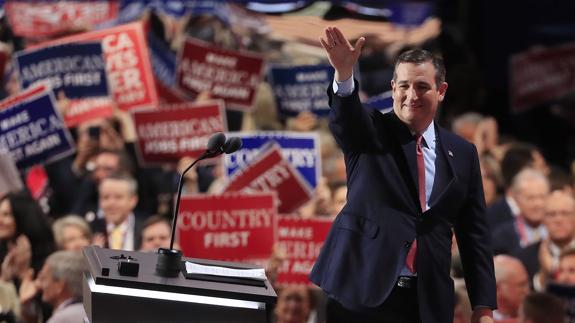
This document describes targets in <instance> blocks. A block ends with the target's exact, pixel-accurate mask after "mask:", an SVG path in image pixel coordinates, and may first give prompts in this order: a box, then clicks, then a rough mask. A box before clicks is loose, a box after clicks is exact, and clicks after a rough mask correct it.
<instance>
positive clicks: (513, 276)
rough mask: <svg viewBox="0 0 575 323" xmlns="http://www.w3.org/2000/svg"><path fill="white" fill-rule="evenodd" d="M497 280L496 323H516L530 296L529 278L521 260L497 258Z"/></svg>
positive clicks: (504, 257) (506, 256) (495, 259)
mask: <svg viewBox="0 0 575 323" xmlns="http://www.w3.org/2000/svg"><path fill="white" fill-rule="evenodd" d="M493 262H494V263H495V278H496V280H497V306H498V308H497V310H496V311H495V312H494V313H493V314H494V315H493V316H494V318H495V321H496V322H500V321H501V322H505V320H511V321H510V322H515V321H514V320H516V319H517V317H518V315H519V307H520V306H521V302H523V299H525V296H527V294H529V276H528V275H527V270H525V267H524V266H523V264H522V263H521V261H519V259H517V258H514V257H511V256H508V255H498V256H495V258H494V261H493Z"/></svg>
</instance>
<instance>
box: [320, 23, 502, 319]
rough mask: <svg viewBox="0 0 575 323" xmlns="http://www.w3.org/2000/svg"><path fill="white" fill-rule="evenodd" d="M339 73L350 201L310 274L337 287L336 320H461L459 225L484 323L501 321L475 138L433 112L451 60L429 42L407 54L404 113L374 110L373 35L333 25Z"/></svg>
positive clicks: (338, 127) (336, 115) (332, 51)
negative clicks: (454, 273) (363, 59)
mask: <svg viewBox="0 0 575 323" xmlns="http://www.w3.org/2000/svg"><path fill="white" fill-rule="evenodd" d="M320 41H321V44H322V46H323V47H324V49H325V50H326V52H327V55H328V58H329V61H330V63H331V65H332V66H333V67H334V68H335V80H334V83H333V85H332V87H330V88H329V89H328V95H329V99H330V106H331V113H330V129H331V131H332V133H333V135H334V137H335V139H336V141H337V142H338V144H339V145H340V147H341V148H342V150H343V152H344V155H345V163H346V172H347V184H348V198H347V201H348V202H347V204H346V205H345V207H344V208H343V210H342V211H341V212H340V213H339V214H338V216H337V218H336V219H335V220H334V223H333V226H332V229H331V231H330V233H329V235H328V237H327V239H326V241H325V244H324V246H323V248H322V251H321V253H320V255H319V257H318V259H317V261H316V264H315V266H314V268H313V270H312V273H311V275H310V279H311V281H313V282H314V283H315V284H317V285H319V286H320V287H321V288H322V289H323V290H324V291H325V292H326V293H327V294H328V296H329V299H328V304H327V322H328V323H336V322H394V323H397V322H410V323H411V322H422V323H446V322H452V321H453V304H454V290H453V281H452V280H451V277H450V275H449V270H450V263H451V242H452V232H453V231H454V232H455V235H456V237H457V241H458V245H459V249H460V254H461V258H462V262H463V267H464V271H465V280H466V283H467V288H468V293H469V297H470V300H471V304H472V306H473V308H474V313H473V322H481V323H484V322H493V319H492V309H494V308H495V307H496V297H495V290H496V289H495V277H494V273H493V259H492V254H491V241H490V234H489V230H488V225H487V222H486V220H485V218H484V215H485V214H484V213H485V199H484V196H483V188H482V186H481V175H480V169H479V160H478V157H477V151H476V149H475V147H474V146H473V145H472V144H470V143H468V142H467V141H465V140H464V139H462V138H460V137H457V136H456V135H454V134H452V133H450V132H448V131H446V130H444V129H442V128H440V127H439V126H438V125H437V124H435V123H434V122H433V119H434V117H435V114H436V111H437V107H438V105H439V103H440V102H441V101H443V98H444V96H445V93H446V90H447V83H446V82H445V67H444V66H443V63H442V61H441V59H439V58H436V57H433V55H431V53H429V52H427V51H423V50H412V51H408V52H406V53H404V54H402V55H401V56H400V57H399V58H398V60H397V62H396V65H395V72H394V77H393V80H392V81H391V86H392V90H393V101H394V103H393V112H390V113H387V114H382V113H380V112H379V111H376V110H368V109H364V108H363V107H362V105H361V103H360V100H359V96H358V84H357V82H355V81H354V79H353V75H352V73H353V66H354V64H355V63H356V62H357V59H358V57H359V54H360V52H361V48H362V46H363V44H364V42H365V39H364V38H363V37H362V38H360V39H359V40H358V41H357V43H356V44H355V47H353V46H352V45H351V44H350V43H349V42H348V41H347V39H346V38H345V37H344V36H343V34H342V32H341V31H340V30H339V29H337V28H335V27H329V28H326V30H325V37H323V38H321V39H320Z"/></svg>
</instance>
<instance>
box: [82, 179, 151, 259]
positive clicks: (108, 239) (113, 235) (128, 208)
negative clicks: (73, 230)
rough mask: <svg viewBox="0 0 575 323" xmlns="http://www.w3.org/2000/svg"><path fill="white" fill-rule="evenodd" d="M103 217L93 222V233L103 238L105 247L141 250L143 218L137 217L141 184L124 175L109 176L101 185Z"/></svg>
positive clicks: (100, 202) (100, 210)
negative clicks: (135, 211)
mask: <svg viewBox="0 0 575 323" xmlns="http://www.w3.org/2000/svg"><path fill="white" fill-rule="evenodd" d="M98 192H99V196H100V197H99V205H100V207H99V211H98V212H101V213H102V214H101V215H102V216H101V217H97V218H96V219H95V220H94V221H92V222H91V223H90V226H91V227H92V231H93V232H94V233H96V234H98V233H99V234H101V235H103V237H104V239H103V240H104V247H107V248H111V249H119V250H138V249H139V248H140V244H141V232H142V229H141V228H142V224H143V220H144V219H143V218H142V217H141V216H136V215H135V214H134V209H135V207H136V204H138V184H137V183H136V180H135V179H133V178H132V177H130V176H128V175H125V174H114V175H110V176H108V177H106V178H104V179H103V180H102V182H101V183H100V185H99V186H98Z"/></svg>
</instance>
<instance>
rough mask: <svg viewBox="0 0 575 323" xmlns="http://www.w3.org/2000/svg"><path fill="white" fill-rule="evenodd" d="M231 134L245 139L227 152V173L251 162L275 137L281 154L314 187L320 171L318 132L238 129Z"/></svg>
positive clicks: (225, 158)
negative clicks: (238, 146) (230, 151)
mask: <svg viewBox="0 0 575 323" xmlns="http://www.w3.org/2000/svg"><path fill="white" fill-rule="evenodd" d="M228 136H237V137H240V138H241V139H242V149H240V150H238V151H236V152H235V153H233V154H229V155H225V157H224V165H225V167H226V173H227V174H228V175H232V174H233V173H234V172H235V171H236V170H238V169H241V168H243V167H246V166H248V165H249V164H250V163H251V162H252V161H253V160H254V159H255V158H256V156H257V155H258V154H259V152H260V151H261V149H262V147H263V146H264V145H265V144H266V143H268V142H269V141H276V142H277V143H278V144H279V145H280V147H281V152H282V156H283V157H284V158H285V159H286V160H287V161H288V162H289V163H290V164H291V165H292V167H294V168H295V169H297V171H298V172H299V173H300V175H301V176H303V178H304V179H305V181H306V182H307V183H308V184H309V185H310V186H311V187H312V188H315V187H316V185H317V182H318V179H319V177H320V174H321V157H320V153H319V136H318V135H317V133H313V132H308V133H302V132H290V131H278V132H274V131H262V132H235V133H229V134H228Z"/></svg>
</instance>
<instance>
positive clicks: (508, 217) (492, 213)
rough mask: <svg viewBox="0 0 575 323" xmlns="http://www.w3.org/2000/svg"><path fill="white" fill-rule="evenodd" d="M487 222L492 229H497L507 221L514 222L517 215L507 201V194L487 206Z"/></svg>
mask: <svg viewBox="0 0 575 323" xmlns="http://www.w3.org/2000/svg"><path fill="white" fill-rule="evenodd" d="M486 215H487V222H488V223H489V227H490V228H491V230H495V229H497V228H498V227H500V226H501V225H503V224H505V223H507V222H514V221H515V216H514V215H513V212H512V211H511V207H510V206H509V204H508V203H507V200H506V199H505V196H503V197H501V198H500V199H499V200H497V201H495V203H493V205H491V206H490V207H489V208H487V211H486Z"/></svg>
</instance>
